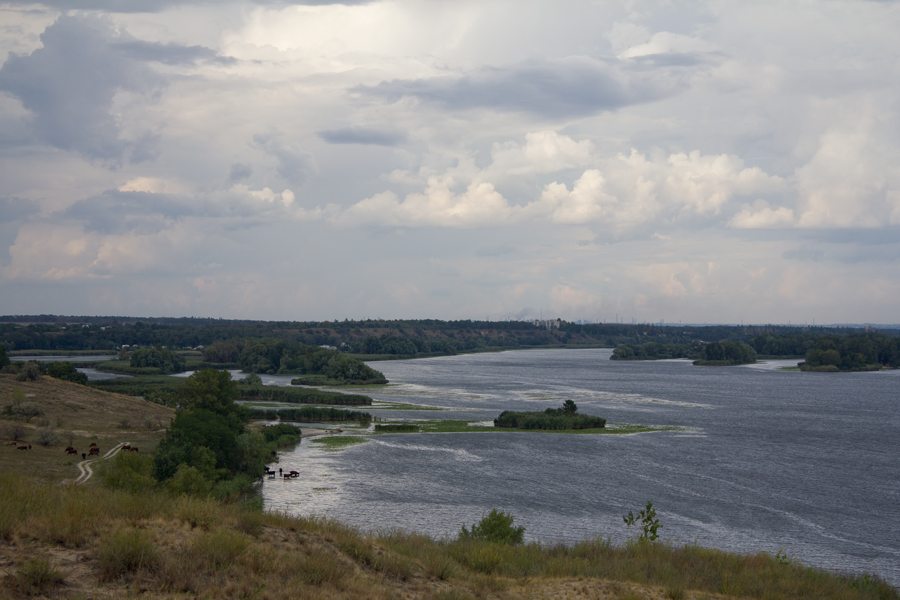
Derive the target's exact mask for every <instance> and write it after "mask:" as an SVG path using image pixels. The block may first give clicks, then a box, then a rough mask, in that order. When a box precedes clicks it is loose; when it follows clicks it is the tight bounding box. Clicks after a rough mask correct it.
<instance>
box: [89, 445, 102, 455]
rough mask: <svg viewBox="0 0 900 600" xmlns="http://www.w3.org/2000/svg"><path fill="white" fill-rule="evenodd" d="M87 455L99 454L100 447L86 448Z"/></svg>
mask: <svg viewBox="0 0 900 600" xmlns="http://www.w3.org/2000/svg"><path fill="white" fill-rule="evenodd" d="M88 456H100V448H97V447H96V446H94V447H93V448H91V449H90V450H88Z"/></svg>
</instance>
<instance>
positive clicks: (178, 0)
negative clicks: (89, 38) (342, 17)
mask: <svg viewBox="0 0 900 600" xmlns="http://www.w3.org/2000/svg"><path fill="white" fill-rule="evenodd" d="M370 1H371V0H359V1H355V0H343V1H341V2H335V1H332V0H251V2H250V3H252V4H261V5H268V6H293V5H298V6H304V5H305V6H322V5H328V4H346V5H354V4H368V3H369V2H370ZM237 2H238V0H231V3H232V4H236V3H237ZM11 3H12V4H18V5H26V6H34V5H40V6H46V7H48V8H54V9H57V10H98V11H104V12H113V13H155V12H161V11H163V10H166V9H168V8H174V7H178V6H217V5H219V6H220V5H222V4H225V3H227V2H223V1H222V0H45V1H44V2H31V1H29V0H13V1H12V2H11Z"/></svg>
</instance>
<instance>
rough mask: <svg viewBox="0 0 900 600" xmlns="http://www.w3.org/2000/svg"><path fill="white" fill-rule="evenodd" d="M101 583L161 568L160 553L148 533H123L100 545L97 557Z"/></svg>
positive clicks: (133, 531) (140, 531) (133, 530)
mask: <svg viewBox="0 0 900 600" xmlns="http://www.w3.org/2000/svg"><path fill="white" fill-rule="evenodd" d="M97 558H98V562H99V564H100V579H101V581H109V580H111V579H115V578H117V577H120V576H122V575H126V574H128V573H133V572H135V571H139V570H145V569H146V570H148V571H153V570H155V569H156V568H157V567H158V566H159V551H158V550H157V548H156V545H155V544H154V543H153V540H151V539H150V536H149V534H147V532H145V531H142V530H140V529H131V530H128V531H121V532H119V533H117V534H116V535H115V536H113V538H112V539H111V540H109V541H107V542H106V543H105V544H101V545H100V554H99V556H98V557H97Z"/></svg>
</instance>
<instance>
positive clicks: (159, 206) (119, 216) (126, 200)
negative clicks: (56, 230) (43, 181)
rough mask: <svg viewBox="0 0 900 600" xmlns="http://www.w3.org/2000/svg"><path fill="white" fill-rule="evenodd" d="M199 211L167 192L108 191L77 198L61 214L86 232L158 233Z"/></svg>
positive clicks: (194, 206)
mask: <svg viewBox="0 0 900 600" xmlns="http://www.w3.org/2000/svg"><path fill="white" fill-rule="evenodd" d="M196 214H199V211H198V209H197V207H196V205H192V204H191V203H188V202H185V201H184V199H183V198H179V197H178V196H174V195H171V194H154V193H149V192H134V191H125V192H121V191H118V190H114V191H113V190H111V191H107V192H104V193H103V194H100V195H98V196H92V197H90V198H85V199H83V200H78V201H77V202H75V203H74V204H72V205H71V206H70V207H69V208H67V209H66V210H65V211H64V212H63V214H62V216H64V217H65V218H68V219H74V220H78V221H82V222H83V223H84V230H85V231H86V232H89V233H100V234H123V233H126V232H130V233H137V234H143V235H146V234H151V233H158V232H160V231H163V230H164V229H167V228H168V227H170V226H171V225H172V223H173V222H175V221H177V220H179V219H182V218H184V217H187V216H191V215H196Z"/></svg>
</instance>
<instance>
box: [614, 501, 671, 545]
mask: <svg viewBox="0 0 900 600" xmlns="http://www.w3.org/2000/svg"><path fill="white" fill-rule="evenodd" d="M638 518H640V521H641V535H640V537H638V541H645V542H655V541H656V540H657V539H659V534H658V533H657V531H659V530H660V529H661V528H662V525H660V524H659V519H657V518H656V509H654V508H653V503H652V502H647V507H646V508H644V509H643V510H641V511H640V512H639V513H638V516H637V517H635V516H634V514H633V513H632V512H631V511H630V510H629V511H628V514H627V515H625V516H624V517H622V520H623V521H625V524H626V525H628V526H629V527H630V526H632V525H635V524H636V522H637V519H638Z"/></svg>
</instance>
